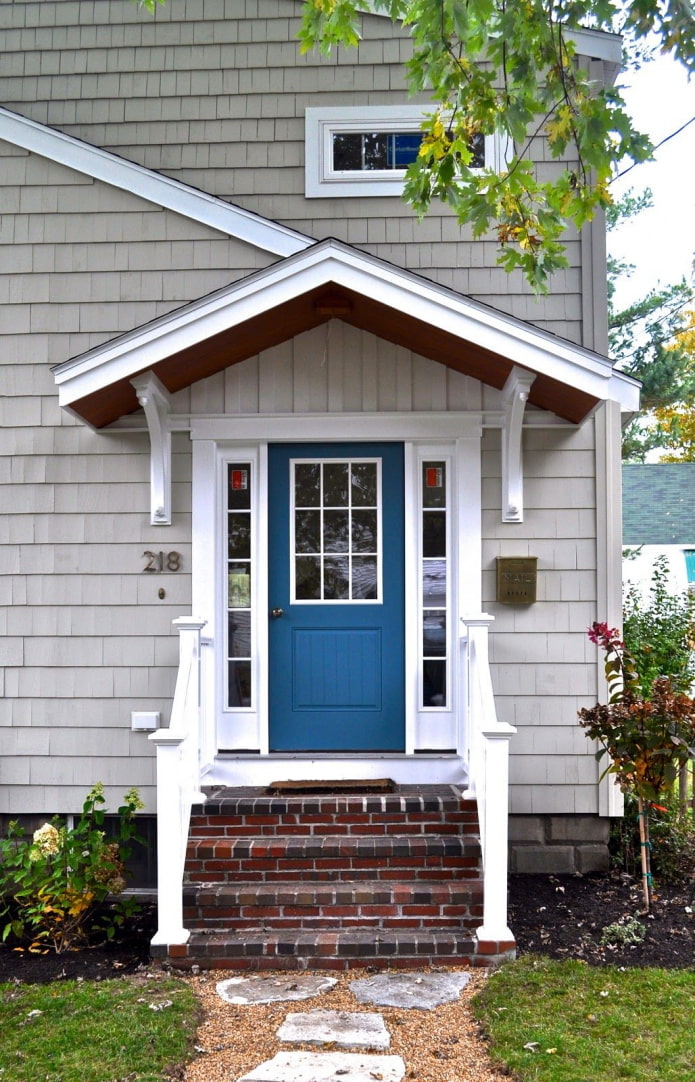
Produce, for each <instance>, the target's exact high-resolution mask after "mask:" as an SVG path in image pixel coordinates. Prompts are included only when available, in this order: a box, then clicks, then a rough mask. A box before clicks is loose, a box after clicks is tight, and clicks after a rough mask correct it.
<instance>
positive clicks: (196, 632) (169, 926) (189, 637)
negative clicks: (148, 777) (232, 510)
mask: <svg viewBox="0 0 695 1082" xmlns="http://www.w3.org/2000/svg"><path fill="white" fill-rule="evenodd" d="M205 623H206V621H205V620H193V619H191V618H190V617H185V616H184V617H180V618H179V619H178V620H174V626H175V627H176V628H177V630H178V632H179V670H178V675H177V678H176V689H175V691H174V701H173V704H172V709H171V720H170V723H169V728H168V729H158V730H157V732H155V733H151V734H150V738H149V739H150V740H151V741H152V743H153V744H154V745H155V747H156V748H157V933H156V935H155V936H154V938H153V940H152V944H153V945H157V944H164V945H172V944H181V943H185V942H186V941H187V940H188V937H189V932H188V930H187V929H186V928H184V926H183V869H184V862H185V858H186V845H187V842H188V828H189V823H190V815H191V806H192V804H193V803H194V802H195V801H202V800H204V799H205V798H204V795H203V794H202V793H201V792H200V725H201V718H200V632H201V629H202V628H203V627H204V626H205Z"/></svg>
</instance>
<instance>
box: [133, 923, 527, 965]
mask: <svg viewBox="0 0 695 1082" xmlns="http://www.w3.org/2000/svg"><path fill="white" fill-rule="evenodd" d="M513 951H514V943H513V942H511V943H506V942H483V943H479V942H477V941H476V939H475V937H473V936H470V937H468V936H466V935H465V933H464V934H463V935H461V934H456V933H455V932H447V931H441V930H440V931H439V933H435V932H429V931H420V932H418V931H417V930H415V931H413V932H411V933H402V934H401V935H400V936H399V938H398V939H395V938H394V937H391V938H389V937H388V934H385V936H384V938H383V939H380V938H379V937H378V936H374V937H368V938H367V937H362V938H361V939H350V938H348V937H346V936H342V937H341V935H340V933H335V932H334V933H328V932H314V933H305V934H303V935H300V936H299V937H297V936H294V937H293V938H287V937H283V934H282V933H281V932H279V933H277V934H275V935H273V934H270V935H262V936H261V937H258V936H256V937H255V938H253V937H252V936H249V937H248V938H240V939H238V940H234V939H229V938H226V937H223V936H215V935H208V936H201V935H195V934H194V935H193V936H192V937H191V940H189V942H188V943H187V944H184V945H182V946H176V947H171V948H170V949H169V957H170V960H171V962H172V963H173V964H174V965H176V966H177V967H180V968H183V969H186V968H188V967H190V966H191V965H192V964H196V965H198V966H200V967H201V968H203V969H205V968H215V969H220V968H221V969H224V968H226V969H235V970H256V971H257V970H265V969H285V970H298V969H299V970H301V969H312V970H316V969H327V970H343V969H351V968H354V967H364V966H367V965H369V966H373V967H374V968H379V969H381V968H389V969H394V968H402V969H413V968H422V967H423V966H426V965H430V964H433V965H436V966H446V965H452V966H461V965H470V966H475V967H489V966H492V965H496V964H497V963H498V962H499V961H500V960H502V959H503V958H505V957H510V956H512V954H513ZM154 953H155V956H156V955H157V953H158V952H157V949H156V948H155V951H154Z"/></svg>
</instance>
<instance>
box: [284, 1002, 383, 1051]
mask: <svg viewBox="0 0 695 1082" xmlns="http://www.w3.org/2000/svg"><path fill="white" fill-rule="evenodd" d="M277 1035H278V1039H279V1040H281V1041H286V1042H287V1043H288V1044H333V1045H336V1047H338V1048H376V1049H379V1050H380V1051H381V1050H383V1049H385V1048H388V1047H389V1045H390V1043H391V1038H390V1036H389V1032H388V1030H387V1029H386V1026H385V1025H384V1019H383V1018H382V1017H381V1015H380V1014H366V1013H364V1012H359V1011H309V1012H308V1013H307V1014H299V1013H298V1012H293V1013H291V1014H288V1015H287V1018H286V1019H285V1021H284V1022H283V1024H282V1025H281V1026H280V1029H279V1030H278V1033H277Z"/></svg>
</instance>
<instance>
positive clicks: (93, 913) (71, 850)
mask: <svg viewBox="0 0 695 1082" xmlns="http://www.w3.org/2000/svg"><path fill="white" fill-rule="evenodd" d="M104 804H105V799H104V787H103V785H102V784H101V783H97V784H96V785H94V786H93V787H92V789H90V791H89V793H88V794H87V796H86V798H85V801H84V804H83V806H82V812H81V814H80V816H79V818H77V819H76V821H75V822H74V824H73V825H68V823H66V822H63V821H62V820H61V819H60V818H57V817H56V818H55V819H53V820H52V822H50V823H44V824H43V826H41V827H39V829H38V830H36V831H34V834H33V836H32V837H31V839H29V838H28V837H26V836H25V835H24V833H23V831H22V829H21V827H20V826H19V824H18V823H17V822H16V821H13V822H11V823H10V826H9V830H8V835H7V838H4V839H0V933H1V935H2V939H3V940H7V939H8V937H14V938H15V939H16V940H18V942H19V943H20V944H22V945H24V946H26V947H27V948H28V949H29V950H30V951H35V952H36V951H48V950H54V951H56V953H60V952H61V951H64V950H70V949H75V948H77V947H80V946H83V945H84V944H85V943H87V942H88V941H89V939H90V936H92V935H93V933H94V932H95V930H96V931H98V932H99V933H100V934H101V935H103V936H104V937H105V938H112V937H113V935H114V934H115V931H116V928H117V927H118V926H119V925H120V924H122V923H123V921H124V920H125V918H126V917H127V916H129V915H130V914H131V913H132V912H133V911H134V909H135V908H136V905H135V902H134V900H133V899H127V900H124V899H119V900H118V901H117V902H116V904H114V905H112V906H110V907H108V908H106V907H105V906H104V902H105V901H106V899H107V898H108V897H109V896H110V895H120V894H121V893H122V891H123V890H124V888H125V886H126V871H125V862H126V860H127V859H128V856H129V854H130V844H131V843H132V842H133V841H139V840H140V839H139V838H138V836H137V834H136V827H135V815H136V812H137V811H138V810H139V809H141V808H142V807H143V804H142V802H141V800H140V798H139V796H138V793H137V791H136V790H135V789H130V790H129V791H128V792H127V793H126V794H125V796H124V798H123V803H122V804H121V806H120V807H119V808H118V811H117V828H116V836H115V837H114V838H107V837H106V834H105V831H104V829H103V828H104V824H105V815H106V812H105V808H104Z"/></svg>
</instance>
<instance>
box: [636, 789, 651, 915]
mask: <svg viewBox="0 0 695 1082" xmlns="http://www.w3.org/2000/svg"><path fill="white" fill-rule="evenodd" d="M637 807H638V809H639V811H638V815H637V818H638V819H639V840H640V851H641V853H642V894H643V896H644V910H645V912H646V913H649V912H650V911H651V907H652V859H651V850H650V847H649V818H648V815H649V806H648V805H647V804H645V802H644V800H643V799H642V797H641V796H640V797H638V798H637Z"/></svg>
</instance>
